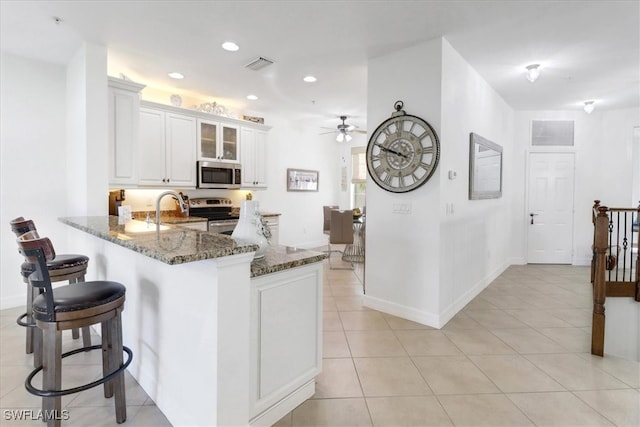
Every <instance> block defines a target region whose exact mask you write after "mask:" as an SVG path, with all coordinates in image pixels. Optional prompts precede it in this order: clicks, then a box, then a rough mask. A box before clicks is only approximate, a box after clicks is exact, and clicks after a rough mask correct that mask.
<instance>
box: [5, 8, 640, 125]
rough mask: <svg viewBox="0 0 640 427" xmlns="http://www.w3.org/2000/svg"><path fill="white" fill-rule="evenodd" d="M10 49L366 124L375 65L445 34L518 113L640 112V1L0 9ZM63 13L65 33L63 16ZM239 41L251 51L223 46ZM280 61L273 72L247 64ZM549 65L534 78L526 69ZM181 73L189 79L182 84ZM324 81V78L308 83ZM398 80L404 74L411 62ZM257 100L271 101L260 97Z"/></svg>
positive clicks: (223, 99)
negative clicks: (371, 64) (91, 50)
mask: <svg viewBox="0 0 640 427" xmlns="http://www.w3.org/2000/svg"><path fill="white" fill-rule="evenodd" d="M0 7H1V9H0V15H1V39H0V40H1V47H2V50H3V51H7V52H10V53H14V54H17V55H21V56H26V57H31V58H37V59H41V60H44V61H50V62H56V63H60V64H65V63H66V62H67V61H68V60H69V58H70V57H71V55H72V54H73V53H74V52H75V51H76V49H77V48H78V46H79V45H80V43H81V42H82V41H83V40H87V41H90V42H94V43H100V44H104V45H106V46H107V47H108V55H109V71H110V73H111V74H113V73H114V72H117V73H120V72H122V73H124V74H126V75H127V76H129V77H131V78H133V79H134V80H138V81H141V82H142V83H146V84H147V85H151V86H158V87H162V88H165V89H167V90H170V91H171V92H172V93H184V94H189V93H191V94H200V95H202V96H205V97H206V98H210V99H211V101H214V100H217V101H218V102H219V103H222V104H226V103H229V104H232V105H234V106H235V107H236V108H237V109H240V110H253V111H257V112H265V113H269V112H273V111H280V112H285V113H286V114H289V115H290V116H291V118H292V120H296V119H305V120H317V124H318V126H334V125H336V124H338V119H336V118H335V117H336V116H338V115H341V114H346V115H349V116H351V117H353V118H352V119H351V120H350V121H351V122H352V123H354V124H356V125H359V126H360V127H363V128H366V101H367V100H366V94H367V85H366V77H367V60H368V59H370V58H374V57H376V56H380V55H385V54H387V53H389V52H392V51H394V50H397V49H402V48H403V47H407V46H411V45H414V44H416V43H420V42H422V41H426V40H429V39H432V38H434V37H439V36H444V37H445V38H446V39H447V40H448V41H449V42H450V43H451V45H452V46H453V47H454V48H455V49H456V50H457V51H458V52H459V53H460V54H461V55H462V56H463V57H464V58H465V59H466V60H467V61H468V62H469V63H470V64H471V66H472V67H473V68H475V69H476V70H477V71H478V72H479V73H480V74H481V75H482V76H483V77H484V78H485V79H486V80H487V81H488V82H489V84H490V85H491V86H492V87H493V88H495V90H496V91H497V92H498V93H499V94H500V95H501V96H502V97H503V98H504V100H505V101H506V102H507V103H508V104H510V105H511V106H512V107H513V108H515V109H517V110H542V109H545V110H547V109H548V110H571V109H576V110H577V109H580V108H581V103H582V102H583V101H585V100H592V99H595V100H596V101H597V107H596V108H598V109H617V108H628V107H637V106H639V105H640V83H639V82H640V1H637V0H634V1H611V0H608V1H578V0H572V1H489V0H474V1H309V0H308V1H239V0H236V1H97V0H92V1H89V0H84V1H7V0H1V1H0ZM54 16H57V17H60V18H61V19H62V22H61V23H60V24H59V25H56V24H55V22H54V20H53V17H54ZM225 40H232V41H235V42H236V43H237V44H239V45H240V50H239V51H238V52H235V53H230V52H226V51H223V50H222V49H221V48H220V44H221V43H222V42H223V41H225ZM258 56H264V57H267V58H269V59H272V60H273V61H275V64H274V65H272V66H270V67H268V68H265V69H263V70H261V71H251V70H248V69H245V68H244V65H245V64H247V63H248V62H250V61H251V60H253V59H254V58H256V57H258ZM531 63H541V64H543V66H544V69H543V71H542V75H541V77H540V78H539V80H538V81H537V82H535V83H534V84H531V83H529V82H528V81H526V80H525V78H524V75H523V74H524V67H525V66H526V65H528V64H531ZM170 71H180V72H182V73H183V74H184V75H185V76H186V78H185V79H184V80H182V81H174V80H171V79H169V78H168V77H167V73H168V72H170ZM307 74H313V75H315V76H316V77H317V78H318V81H317V82H316V83H313V84H308V83H304V82H303V81H302V77H303V76H305V75H307ZM397 78H398V79H401V78H402V64H398V74H397ZM249 93H253V94H256V95H258V96H259V97H260V99H259V100H258V101H248V100H246V98H245V96H246V95H248V94H249Z"/></svg>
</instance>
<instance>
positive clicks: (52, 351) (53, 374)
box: [42, 323, 62, 427]
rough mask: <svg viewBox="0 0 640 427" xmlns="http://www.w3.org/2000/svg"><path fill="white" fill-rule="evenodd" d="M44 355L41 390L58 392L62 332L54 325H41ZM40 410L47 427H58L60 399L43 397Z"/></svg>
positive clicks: (60, 379)
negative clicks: (45, 419)
mask: <svg viewBox="0 0 640 427" xmlns="http://www.w3.org/2000/svg"><path fill="white" fill-rule="evenodd" d="M43 328H44V330H43V335H44V336H43V338H44V339H43V342H44V350H45V352H44V354H43V361H42V362H43V364H42V368H43V369H42V389H43V390H60V389H61V388H62V359H61V354H62V332H61V331H59V330H58V328H57V325H56V324H55V323H44V325H43ZM42 410H43V412H44V414H45V418H47V417H48V419H47V427H60V420H61V418H62V417H61V415H62V398H61V397H60V396H58V397H45V398H43V399H42Z"/></svg>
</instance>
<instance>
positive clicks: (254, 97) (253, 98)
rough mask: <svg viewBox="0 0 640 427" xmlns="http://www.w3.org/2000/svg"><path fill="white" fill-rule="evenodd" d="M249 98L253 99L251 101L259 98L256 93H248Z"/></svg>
mask: <svg viewBox="0 0 640 427" xmlns="http://www.w3.org/2000/svg"><path fill="white" fill-rule="evenodd" d="M247 99H249V100H251V101H256V100H257V99H258V97H257V96H256V95H253V94H252V95H247Z"/></svg>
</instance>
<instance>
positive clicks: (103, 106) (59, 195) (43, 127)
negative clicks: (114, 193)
mask: <svg viewBox="0 0 640 427" xmlns="http://www.w3.org/2000/svg"><path fill="white" fill-rule="evenodd" d="M1 74H2V75H1V78H2V80H1V82H2V83H1V95H0V96H1V100H2V127H1V132H2V133H1V142H2V158H1V162H2V163H1V166H2V182H1V190H2V191H1V196H0V197H1V198H2V204H1V208H0V215H1V222H2V224H4V226H3V227H0V233H2V239H1V240H2V242H1V243H0V244H1V247H2V254H1V262H2V264H1V266H2V273H1V276H0V277H1V280H2V282H1V283H0V291H1V292H0V294H1V300H0V307H2V308H5V307H14V306H18V305H22V304H24V299H25V295H26V288H25V285H24V284H23V283H22V281H21V278H20V277H19V269H20V264H21V263H22V262H23V261H24V260H23V259H22V258H21V257H20V256H19V255H18V254H17V250H16V247H15V244H14V241H15V238H14V236H13V234H12V233H11V231H10V229H9V225H8V224H9V221H10V220H11V219H13V218H15V217H18V216H24V217H25V218H31V219H33V220H34V222H35V223H36V226H37V227H38V231H39V232H40V234H41V235H44V236H47V237H50V238H51V240H52V241H53V242H54V244H55V248H56V252H58V253H72V252H73V248H71V249H70V248H68V243H67V242H68V239H67V234H68V231H69V230H68V227H66V226H64V225H62V224H61V223H59V222H58V220H57V219H58V218H59V217H62V216H74V215H104V214H106V212H107V206H108V199H107V194H108V192H107V179H108V178H107V176H108V175H107V174H108V169H107V163H106V161H105V160H104V159H106V158H107V76H106V48H104V47H103V46H97V45H92V44H83V45H82V46H81V47H80V49H79V50H78V52H77V53H76V54H75V55H74V57H73V58H72V60H71V61H70V62H69V64H68V65H67V67H62V66H58V65H53V64H49V63H43V62H39V61H34V60H30V59H26V58H21V57H17V56H12V55H7V54H4V53H3V54H2V73H1ZM90 268H91V267H90Z"/></svg>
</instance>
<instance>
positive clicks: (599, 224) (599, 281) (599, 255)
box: [591, 206, 609, 356]
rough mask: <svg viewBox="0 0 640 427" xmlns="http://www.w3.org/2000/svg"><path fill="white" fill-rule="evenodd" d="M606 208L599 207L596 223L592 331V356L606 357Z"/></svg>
mask: <svg viewBox="0 0 640 427" xmlns="http://www.w3.org/2000/svg"><path fill="white" fill-rule="evenodd" d="M607 211H608V208H607V207H606V206H599V207H598V215H597V217H596V223H595V228H596V229H595V239H594V246H595V249H594V250H595V253H596V260H595V264H596V265H595V279H594V282H593V326H592V330H591V354H595V355H597V356H603V355H604V321H605V316H604V302H605V298H606V291H607V289H606V286H607V283H606V264H607V233H608V230H609V216H608V215H607Z"/></svg>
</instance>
